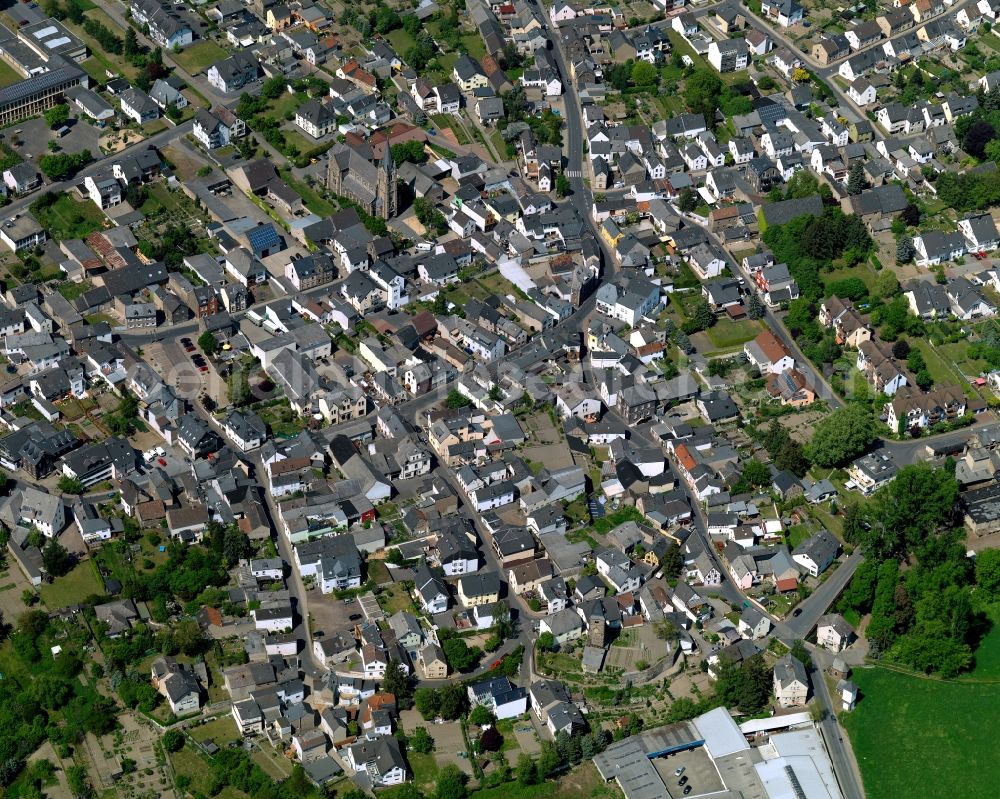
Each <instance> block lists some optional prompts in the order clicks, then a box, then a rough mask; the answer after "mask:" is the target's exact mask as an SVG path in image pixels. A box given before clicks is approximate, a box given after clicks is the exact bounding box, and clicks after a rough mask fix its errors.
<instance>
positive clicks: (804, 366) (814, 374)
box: [677, 209, 843, 409]
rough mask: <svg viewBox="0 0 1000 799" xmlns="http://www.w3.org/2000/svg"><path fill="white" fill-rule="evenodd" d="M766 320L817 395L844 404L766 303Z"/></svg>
mask: <svg viewBox="0 0 1000 799" xmlns="http://www.w3.org/2000/svg"><path fill="white" fill-rule="evenodd" d="M677 212H678V213H680V209H677ZM682 216H685V218H688V219H690V217H687V216H686V215H684V214H682ZM705 234H706V235H707V236H708V238H709V240H710V241H711V242H712V243H713V244H714V245H715V248H716V250H717V251H718V252H721V253H723V254H724V255H725V258H726V261H727V262H728V264H729V268H730V270H731V271H732V273H733V274H734V275H737V276H742V277H743V278H744V280H746V285H747V286H749V287H752V286H753V285H754V282H753V278H752V277H751V276H750V274H749V273H748V272H745V271H744V270H743V266H742V264H739V263H737V261H736V259H735V258H733V256H732V255H730V253H729V251H728V250H727V249H726V248H725V247H723V246H722V242H721V241H720V239H719V237H718V236H716V235H715V234H714V233H713V232H711V231H710V230H708V229H707V228H706V229H705ZM750 290H751V291H752V290H753V289H752V288H751V289H750ZM764 321H766V322H767V326H768V329H769V330H770V331H771V332H772V333H774V335H775V336H777V337H778V339H780V340H781V343H782V344H784V345H785V346H786V347H787V348H788V350H789V352H791V353H792V354H793V355H794V356H795V366H796V368H797V369H798V370H799V371H800V372H802V374H803V376H804V377H805V378H806V382H807V383H808V384H809V385H810V386H812V387H813V388H814V389H815V390H816V394H817V396H819V397H820V398H821V399H823V400H825V401H826V403H827V404H828V405H829V406H830V407H831V408H834V409H836V408H839V407H840V406H841V405H843V403H842V402H841V401H840V398H839V397H838V396H837V395H836V394H835V393H834V391H833V388H831V386H830V384H829V383H828V382H827V381H826V378H825V377H824V376H823V375H822V374H820V372H818V371H817V370H816V368H815V367H814V366H813V364H812V361H810V360H809V359H808V358H806V356H805V355H803V353H802V350H800V349H799V345H798V344H797V343H796V341H795V339H794V338H793V337H792V335H791V334H790V333H789V332H788V328H786V327H785V325H784V324H783V323H782V322H781V320H780V319H778V317H777V316H775V314H774V312H773V311H771V309H770V308H768V307H767V306H766V305H765V306H764Z"/></svg>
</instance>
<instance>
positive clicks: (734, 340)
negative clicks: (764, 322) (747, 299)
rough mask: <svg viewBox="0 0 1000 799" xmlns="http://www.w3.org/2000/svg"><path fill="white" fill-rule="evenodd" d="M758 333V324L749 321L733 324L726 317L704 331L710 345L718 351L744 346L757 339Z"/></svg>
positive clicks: (733, 322)
mask: <svg viewBox="0 0 1000 799" xmlns="http://www.w3.org/2000/svg"><path fill="white" fill-rule="evenodd" d="M759 333H760V323H759V322H755V321H753V320H750V319H744V320H741V321H739V322H735V321H733V320H732V319H729V318H727V317H722V318H720V319H719V320H718V321H716V323H715V324H714V325H712V327H710V328H708V330H706V331H705V334H706V335H707V336H708V338H709V340H710V341H711V342H712V344H714V345H715V346H716V347H717V348H718V349H720V350H725V349H729V348H730V347H737V346H739V345H741V344H745V343H746V342H748V341H751V340H752V339H755V338H757V335H758V334H759Z"/></svg>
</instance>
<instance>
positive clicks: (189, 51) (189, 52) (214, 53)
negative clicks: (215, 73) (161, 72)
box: [168, 39, 229, 75]
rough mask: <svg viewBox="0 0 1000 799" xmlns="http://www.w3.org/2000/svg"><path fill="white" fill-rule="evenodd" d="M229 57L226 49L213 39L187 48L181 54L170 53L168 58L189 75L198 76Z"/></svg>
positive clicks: (204, 40) (203, 40)
mask: <svg viewBox="0 0 1000 799" xmlns="http://www.w3.org/2000/svg"><path fill="white" fill-rule="evenodd" d="M228 55H229V53H228V52H226V50H225V49H223V48H222V47H220V46H219V45H217V44H216V43H215V42H213V41H212V40H211V39H202V40H201V41H199V42H195V43H194V44H192V45H190V46H189V47H185V48H184V49H183V50H181V52H180V53H179V54H177V53H169V54H168V58H172V59H173V60H174V61H175V62H176V63H177V65H178V66H179V67H180V68H181V69H183V70H184V71H185V72H187V73H188V74H189V75H197V74H198V73H199V72H201V71H202V70H205V69H208V68H209V67H210V66H212V64H214V63H215V62H216V61H221V60H222V59H223V58H225V57H226V56H228Z"/></svg>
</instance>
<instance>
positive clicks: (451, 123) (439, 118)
mask: <svg viewBox="0 0 1000 799" xmlns="http://www.w3.org/2000/svg"><path fill="white" fill-rule="evenodd" d="M431 121H432V122H433V123H434V125H435V126H436V127H437V129H438V130H451V132H452V133H454V134H455V139H456V140H457V141H458V143H459V144H468V143H469V137H468V136H467V135H466V133H465V130H464V129H463V128H462V125H461V119H459V118H458V117H454V116H452V115H451V114H431Z"/></svg>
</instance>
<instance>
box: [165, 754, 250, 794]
mask: <svg viewBox="0 0 1000 799" xmlns="http://www.w3.org/2000/svg"><path fill="white" fill-rule="evenodd" d="M170 765H171V766H172V767H173V771H174V776H175V777H178V776H181V775H183V776H185V777H188V778H189V779H190V780H191V790H192V791H198V792H200V793H203V794H205V795H207V794H208V790H209V786H210V785H211V784H212V769H211V768H210V766H209V764H208V760H207V758H205V757H203V756H202V755H200V754H199V753H198V752H196V751H194V749H192V748H191V747H190V746H185V747H184V748H183V749H181V750H180V751H179V752H171V753H170ZM216 796H217V797H220V799H244V797H246V794H245V793H243V792H242V791H238V790H236V789H235V788H233V787H231V786H229V785H227V786H225V787H224V788H223V789H222V790H221V791H220V792H219V793H218V794H216Z"/></svg>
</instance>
